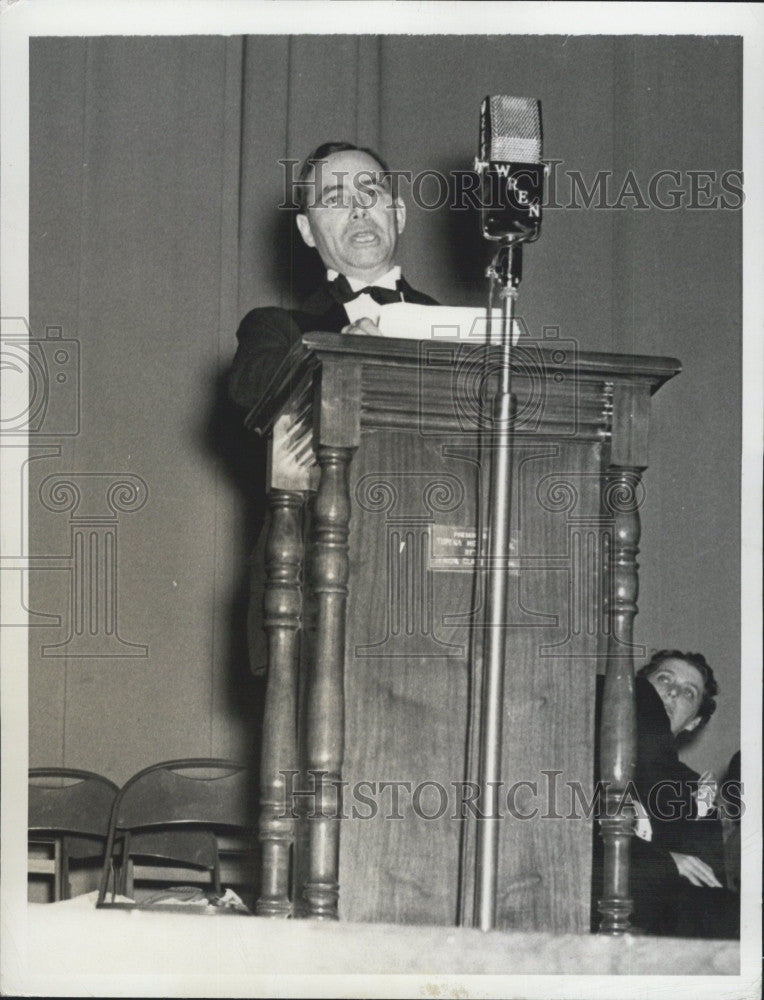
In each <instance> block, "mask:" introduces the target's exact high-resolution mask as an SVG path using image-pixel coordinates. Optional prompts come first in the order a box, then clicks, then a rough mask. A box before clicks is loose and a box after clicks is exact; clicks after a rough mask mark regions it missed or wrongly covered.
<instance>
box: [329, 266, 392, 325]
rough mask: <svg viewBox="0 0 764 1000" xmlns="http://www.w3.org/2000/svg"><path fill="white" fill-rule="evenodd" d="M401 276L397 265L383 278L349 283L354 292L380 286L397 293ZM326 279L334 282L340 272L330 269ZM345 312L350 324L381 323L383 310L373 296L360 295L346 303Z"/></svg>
mask: <svg viewBox="0 0 764 1000" xmlns="http://www.w3.org/2000/svg"><path fill="white" fill-rule="evenodd" d="M400 276H401V269H400V267H398V266H397V265H396V266H395V267H391V268H390V270H389V271H388V272H387V274H383V275H382V277H381V278H377V279H376V280H375V281H364V279H363V278H348V279H347V282H348V284H349V285H350V287H351V288H352V289H353V291H354V292H357V291H358V289H359V288H365V287H366V285H378V286H379V287H380V288H391V289H392V290H393V291H395V286H396V284H397V282H398V280H399V278H400ZM326 277H327V278H328V279H329V281H334V279H335V278H337V277H339V272H338V271H335V270H334V269H333V268H331V267H330V268H329V269H328V270H327V272H326ZM344 308H345V312H346V313H347V315H348V322H350V323H356V322H357V321H358V320H359V319H364V318H367V319H370V320H372V321H373V322H374V323H377V322H379V310H380V308H381V306H380V304H379V303H378V302H375V301H374V299H373V298H372V297H371V295H359V296H358V298H357V299H351V300H350V302H346V303H345V306H344Z"/></svg>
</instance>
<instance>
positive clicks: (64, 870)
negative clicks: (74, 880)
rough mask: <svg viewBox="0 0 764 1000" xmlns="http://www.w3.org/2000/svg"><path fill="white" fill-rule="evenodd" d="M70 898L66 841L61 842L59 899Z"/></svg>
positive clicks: (70, 889)
mask: <svg viewBox="0 0 764 1000" xmlns="http://www.w3.org/2000/svg"><path fill="white" fill-rule="evenodd" d="M71 898H72V886H71V883H70V882H69V851H68V850H67V846H66V841H62V843H61V899H71Z"/></svg>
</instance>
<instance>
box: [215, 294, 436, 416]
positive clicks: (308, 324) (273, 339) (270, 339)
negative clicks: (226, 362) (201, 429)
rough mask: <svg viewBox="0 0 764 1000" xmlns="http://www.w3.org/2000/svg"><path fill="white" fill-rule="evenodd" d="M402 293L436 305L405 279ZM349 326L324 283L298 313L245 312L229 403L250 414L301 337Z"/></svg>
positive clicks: (407, 298)
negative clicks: (249, 411) (248, 411)
mask: <svg viewBox="0 0 764 1000" xmlns="http://www.w3.org/2000/svg"><path fill="white" fill-rule="evenodd" d="M401 291H402V292H403V299H404V301H405V302H413V303H414V304H416V305H427V306H434V305H437V302H436V301H435V299H431V298H430V297H429V295H424V294H423V293H422V292H417V291H416V290H415V289H414V288H412V287H411V286H410V285H409V284H408V282H406V280H405V279H404V278H402V279H401ZM349 322H350V320H349V319H348V317H347V313H346V312H345V308H344V306H343V305H341V304H340V303H339V302H338V301H337V300H336V299H335V298H334V296H333V295H332V292H331V283H330V282H329V281H324V282H323V283H322V284H321V285H320V286H319V287H318V288H317V289H316V291H315V292H313V294H312V295H311V296H310V297H309V298H308V299H306V301H305V302H304V303H303V304H302V306H301V308H300V309H278V308H275V307H267V308H261V309H253V310H252V311H251V312H248V313H247V315H246V316H245V317H244V319H243V320H242V321H241V324H240V325H239V329H238V332H237V334H236V336H237V338H238V341H239V346H238V348H237V351H236V356H235V357H234V360H233V365H232V367H231V372H230V375H229V380H228V388H229V392H230V395H231V399H232V400H233V401H234V403H236V404H237V406H241V407H243V408H244V409H246V410H251V409H252V407H253V406H254V405H255V404H256V403H257V402H259V400H260V399H261V398H262V396H263V395H264V393H265V390H266V389H267V388H268V384H269V383H270V381H271V379H272V378H273V376H274V375H275V374H276V371H277V369H278V367H279V365H280V364H281V362H282V361H283V360H284V358H285V357H286V356H287V354H288V353H289V351H290V350H291V349H292V347H293V346H294V344H296V343H297V341H298V340H299V339H300V337H302V335H303V334H304V333H310V332H311V331H313V330H322V331H323V330H326V331H327V332H329V333H339V332H340V331H341V330H342V328H343V326H347V325H348V323H349Z"/></svg>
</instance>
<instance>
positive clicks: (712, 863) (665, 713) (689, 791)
mask: <svg viewBox="0 0 764 1000" xmlns="http://www.w3.org/2000/svg"><path fill="white" fill-rule="evenodd" d="M599 680H600V679H599V678H598V681H599ZM601 688H602V685H601V684H599V685H598V695H600V696H599V697H598V699H597V713H596V717H597V740H598V738H599V727H600V713H601V703H602V698H601ZM635 688H636V707H637V760H636V767H635V774H634V788H635V789H636V792H637V795H638V797H639V807H638V813H639V818H638V820H637V823H636V829H635V836H634V837H632V841H631V845H632V849H631V897H632V900H633V905H634V909H633V912H632V915H631V923H632V925H633V927H634V928H635V929H640V930H642V931H644V932H645V933H647V934H655V935H671V936H676V937H701V938H717V937H718V938H735V937H739V934H740V915H739V900H738V897H737V896H735V894H734V893H731V892H729V890H728V889H726V888H725V886H724V883H725V871H724V854H723V844H722V831H721V824H720V822H719V820H718V817H717V816H716V815H715V813H714V812H713V811H711V810H710V806H711V804H712V801H713V797H714V791H715V782H714V781H713V776H712V775H711V774H710V772H706V773H705V774H703V775H698V774H697V772H695V771H693V770H692V768H690V767H688V766H687V765H686V764H684V763H682V761H680V760H679V756H678V753H677V749H678V747H679V746H681V745H682V744H683V743H686V742H688V741H689V739H691V738H692V737H693V736H694V735H696V734H697V733H698V732H699V731H700V730H701V729H702V728H703V726H705V724H706V723H707V722H708V720H709V719H710V717H711V715H712V714H713V713H714V711H715V709H716V701H715V695H716V694H717V691H718V687H717V684H716V680H715V679H714V674H713V670H712V669H711V667H710V666H709V665H708V663H706V660H705V658H704V657H703V656H701V655H700V654H699V653H682V652H680V651H679V650H665V649H664V650H660V651H659V652H657V653H655V654H654V656H653V657H652V659H651V660H650V661H649V663H647V664H646V665H645V666H644V667H642V669H641V670H640V671H639V672H638V674H637V677H636V685H635ZM596 753H597V762H599V747H598V746H597V750H596ZM597 767H598V763H597ZM594 840H595V850H594V886H593V889H594V892H593V904H594V907H595V908H596V903H597V899H598V898H599V897H600V896H601V895H602V839H601V837H600V836H598V835H595V838H594ZM597 924H598V920H597V919H594V920H593V926H594V927H596V926H597Z"/></svg>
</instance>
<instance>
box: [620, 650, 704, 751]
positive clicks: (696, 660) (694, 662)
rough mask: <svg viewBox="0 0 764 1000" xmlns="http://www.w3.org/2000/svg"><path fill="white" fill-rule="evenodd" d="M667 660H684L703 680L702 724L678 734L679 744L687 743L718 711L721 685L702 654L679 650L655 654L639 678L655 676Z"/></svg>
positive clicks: (641, 670)
mask: <svg viewBox="0 0 764 1000" xmlns="http://www.w3.org/2000/svg"><path fill="white" fill-rule="evenodd" d="M666 660H683V661H684V662H685V663H689V664H690V666H692V667H695V669H696V670H697V671H698V673H699V674H700V676H701V677H702V678H703V697H702V698H701V700H700V708H699V709H698V716H699V717H700V722H699V723H698V725H697V726H696V727H695V729H693V730H689V731H688V730H685V731H684V732H681V733H678V734H677V742H680V743H687V742H689V740H691V739H693V738H694V737H695V736H697V734H698V733H699V732H700V730H701V729H702V728H703V727H704V726H705V724H706V723H707V722H708V720H709V719H710V718H711V716H712V715H713V714H714V712H715V711H716V695H717V694H718V693H719V685H718V684H717V683H716V678H715V677H714V671H713V669H712V668H711V666H710V664H709V663H708V662H707V661H706V658H705V656H703V654H702V653H683V652H682V651H681V650H679V649H659V650H657V651H656V652H654V653H653V655H652V656H651V657H650V659H649V661H648V662H647V663H646V664H645V665H644V667H642V668H641V669H640V670H638V671H637V676H638V677H649V676H650V675H651V674H654V673H655V671H656V670H658V668H659V667H660V666H661V665H662V664H663V663H665V662H666Z"/></svg>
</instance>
